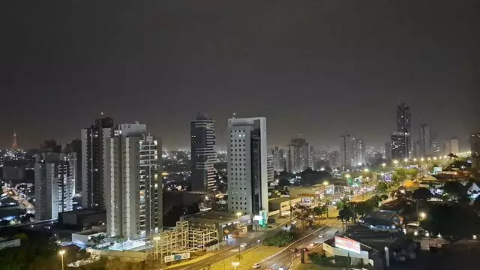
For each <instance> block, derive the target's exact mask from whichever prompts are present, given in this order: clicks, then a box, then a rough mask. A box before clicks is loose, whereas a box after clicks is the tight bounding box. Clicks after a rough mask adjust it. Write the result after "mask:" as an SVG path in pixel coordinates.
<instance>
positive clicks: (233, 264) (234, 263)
mask: <svg viewBox="0 0 480 270" xmlns="http://www.w3.org/2000/svg"><path fill="white" fill-rule="evenodd" d="M239 265H240V263H239V262H232V266H233V269H235V270H237V266H239Z"/></svg>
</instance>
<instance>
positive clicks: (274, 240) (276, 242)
mask: <svg viewBox="0 0 480 270" xmlns="http://www.w3.org/2000/svg"><path fill="white" fill-rule="evenodd" d="M294 239H295V233H293V232H289V231H280V232H278V233H276V234H275V235H273V236H270V237H267V238H265V240H263V244H264V245H266V246H276V247H283V246H286V245H288V244H289V243H290V242H292V241H293V240H294Z"/></svg>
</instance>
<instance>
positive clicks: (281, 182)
mask: <svg viewBox="0 0 480 270" xmlns="http://www.w3.org/2000/svg"><path fill="white" fill-rule="evenodd" d="M278 185H279V186H281V187H289V186H291V183H290V181H289V180H288V179H286V178H282V179H280V180H279V181H278Z"/></svg>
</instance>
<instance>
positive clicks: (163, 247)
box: [151, 221, 219, 264]
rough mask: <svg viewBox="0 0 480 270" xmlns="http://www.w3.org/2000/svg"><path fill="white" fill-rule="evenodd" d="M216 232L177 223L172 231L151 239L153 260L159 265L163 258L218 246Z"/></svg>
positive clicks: (185, 222)
mask: <svg viewBox="0 0 480 270" xmlns="http://www.w3.org/2000/svg"><path fill="white" fill-rule="evenodd" d="M218 240H219V239H218V231H217V230H214V229H209V228H198V227H190V226H189V223H188V221H178V222H177V223H176V226H175V228H174V229H173V230H169V231H164V232H161V233H159V234H157V235H155V236H154V237H153V243H152V244H153V249H152V250H151V251H152V252H153V258H154V259H155V260H156V261H157V262H158V263H159V264H161V263H162V262H163V260H164V258H165V256H170V255H175V254H180V253H189V252H200V251H204V250H207V248H209V247H211V246H215V245H217V246H218V244H219V241H218Z"/></svg>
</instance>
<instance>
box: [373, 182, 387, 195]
mask: <svg viewBox="0 0 480 270" xmlns="http://www.w3.org/2000/svg"><path fill="white" fill-rule="evenodd" d="M387 189H388V186H387V184H386V183H385V182H380V183H378V185H377V188H376V190H377V192H379V193H384V192H386V191H387Z"/></svg>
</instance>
